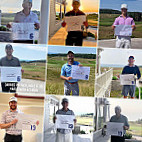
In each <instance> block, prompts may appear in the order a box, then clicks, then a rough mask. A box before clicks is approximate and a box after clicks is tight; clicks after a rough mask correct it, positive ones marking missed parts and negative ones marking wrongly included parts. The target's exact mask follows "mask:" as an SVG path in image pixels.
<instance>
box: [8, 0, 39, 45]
mask: <svg viewBox="0 0 142 142" xmlns="http://www.w3.org/2000/svg"><path fill="white" fill-rule="evenodd" d="M22 7H23V10H22V11H20V12H17V13H16V15H15V18H14V22H13V24H12V25H11V24H7V27H8V28H13V32H14V33H13V35H15V34H17V33H16V32H17V31H16V30H15V29H16V28H17V30H19V31H20V33H19V35H20V34H22V35H23V33H26V32H28V31H30V30H31V29H32V30H31V32H32V33H31V34H30V36H29V39H27V40H26V39H23V40H22V39H21V37H19V39H18V38H17V37H16V39H15V36H14V39H13V42H15V43H33V39H34V33H33V30H34V27H35V28H36V29H39V28H40V24H39V20H38V16H37V14H36V13H33V12H32V11H31V8H32V0H23V4H22ZM20 23H21V25H20ZM24 24H25V25H26V26H25V27H22V26H24ZM28 24H29V25H28ZM20 26H21V27H20ZM23 28H24V29H25V28H26V29H28V30H27V31H26V30H25V31H22V30H23ZM21 29H22V30H21Z"/></svg>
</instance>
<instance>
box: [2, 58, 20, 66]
mask: <svg viewBox="0 0 142 142" xmlns="http://www.w3.org/2000/svg"><path fill="white" fill-rule="evenodd" d="M0 66H6V67H20V66H21V65H20V61H19V59H18V58H16V57H12V59H11V60H9V59H8V58H7V57H6V56H5V57H3V58H1V59H0Z"/></svg>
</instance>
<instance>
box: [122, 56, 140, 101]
mask: <svg viewBox="0 0 142 142" xmlns="http://www.w3.org/2000/svg"><path fill="white" fill-rule="evenodd" d="M134 62H135V60H134V57H133V56H130V57H129V59H128V65H127V66H125V67H124V68H123V70H122V75H126V74H133V75H134V76H137V77H135V81H134V83H133V85H123V89H122V95H123V96H124V98H127V96H128V93H129V95H130V97H131V98H132V99H134V97H135V89H136V79H140V78H141V73H140V70H139V67H138V66H136V65H134Z"/></svg>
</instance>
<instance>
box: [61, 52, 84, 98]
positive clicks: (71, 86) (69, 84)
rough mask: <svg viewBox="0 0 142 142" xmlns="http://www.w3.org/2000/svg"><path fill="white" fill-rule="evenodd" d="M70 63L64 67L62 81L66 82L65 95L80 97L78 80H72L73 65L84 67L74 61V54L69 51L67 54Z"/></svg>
mask: <svg viewBox="0 0 142 142" xmlns="http://www.w3.org/2000/svg"><path fill="white" fill-rule="evenodd" d="M67 59H68V62H67V63H66V64H64V65H63V66H62V69H61V79H63V80H65V83H64V95H70V94H71V92H72V95H73V96H79V86H78V79H72V77H71V70H72V65H77V66H82V65H81V64H80V63H79V62H77V61H74V53H73V52H72V51H69V52H68V54H67Z"/></svg>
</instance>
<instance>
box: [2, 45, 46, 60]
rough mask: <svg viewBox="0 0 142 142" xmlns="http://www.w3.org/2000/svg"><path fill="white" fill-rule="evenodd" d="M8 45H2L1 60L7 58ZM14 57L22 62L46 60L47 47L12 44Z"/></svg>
mask: <svg viewBox="0 0 142 142" xmlns="http://www.w3.org/2000/svg"><path fill="white" fill-rule="evenodd" d="M5 45H6V43H1V44H0V58H1V57H3V56H5V55H6V54H5ZM12 45H13V49H14V52H13V56H15V57H17V58H19V59H20V60H46V57H47V54H46V49H47V48H46V47H45V46H43V45H26V44H12Z"/></svg>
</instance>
